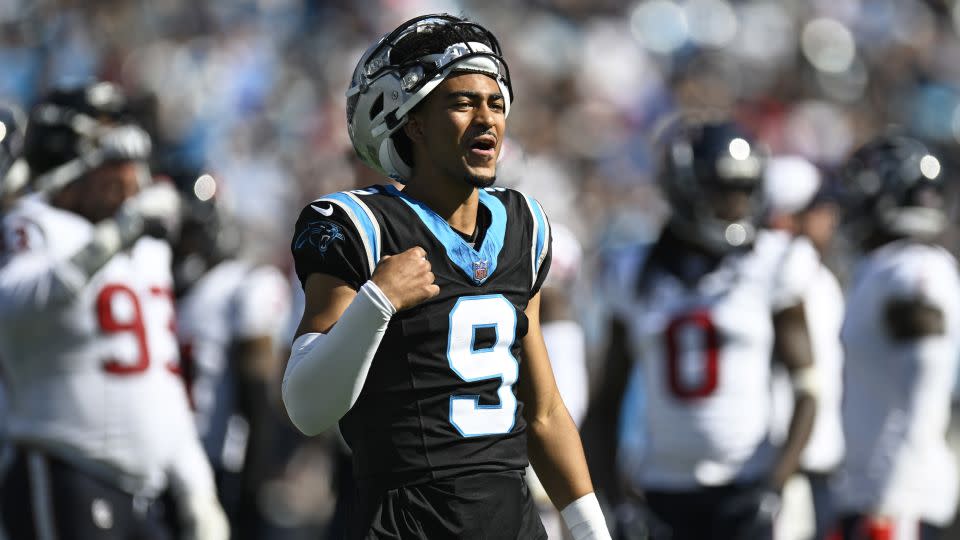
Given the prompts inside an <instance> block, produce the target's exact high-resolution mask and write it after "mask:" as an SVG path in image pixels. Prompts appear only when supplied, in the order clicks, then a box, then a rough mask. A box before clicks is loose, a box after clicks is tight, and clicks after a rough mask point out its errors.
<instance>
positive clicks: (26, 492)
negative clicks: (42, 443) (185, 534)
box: [0, 449, 171, 540]
mask: <svg viewBox="0 0 960 540" xmlns="http://www.w3.org/2000/svg"><path fill="white" fill-rule="evenodd" d="M0 484H2V488H0V516H2V519H3V528H4V530H5V532H6V535H7V538H9V539H11V540H170V538H171V537H170V536H169V534H168V531H167V528H166V526H165V525H164V520H163V508H162V506H161V505H159V504H156V503H154V502H153V501H150V500H147V499H142V498H139V497H137V498H135V497H134V496H132V495H130V494H129V493H126V492H124V491H122V490H120V489H118V488H116V487H114V486H112V485H110V484H108V483H106V482H104V481H102V480H100V479H99V478H96V477H94V476H91V475H89V474H87V473H85V472H83V471H81V470H80V469H78V468H76V467H75V466H73V465H70V464H67V463H65V462H63V461H60V460H58V459H55V458H52V457H49V456H47V455H44V454H42V453H39V452H37V451H33V450H25V449H18V450H17V453H16V456H15V457H14V460H13V463H11V465H10V468H9V469H8V470H7V473H6V476H5V477H4V478H3V480H2V482H0Z"/></svg>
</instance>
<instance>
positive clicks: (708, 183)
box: [659, 120, 766, 254]
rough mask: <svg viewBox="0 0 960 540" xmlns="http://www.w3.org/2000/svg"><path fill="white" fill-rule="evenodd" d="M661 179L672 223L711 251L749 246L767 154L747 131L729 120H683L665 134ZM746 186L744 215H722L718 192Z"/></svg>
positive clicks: (759, 210)
mask: <svg viewBox="0 0 960 540" xmlns="http://www.w3.org/2000/svg"><path fill="white" fill-rule="evenodd" d="M664 141H665V144H664V149H663V153H662V157H661V163H660V165H661V167H660V171H659V182H660V186H661V188H662V190H663V193H664V195H665V196H666V199H667V201H668V202H669V203H670V206H671V209H672V213H671V218H670V221H669V224H668V226H669V227H670V228H671V229H672V230H673V231H674V232H675V233H676V234H677V235H678V236H680V237H681V238H683V239H685V240H686V241H688V242H692V243H694V244H697V245H699V246H701V247H703V248H704V249H706V250H708V251H710V252H713V253H718V254H722V253H726V252H728V251H730V250H733V249H737V248H741V247H745V246H749V245H751V244H752V242H753V240H754V237H755V236H756V230H757V226H758V222H759V220H760V219H761V217H762V214H763V196H762V190H761V189H760V187H761V186H762V183H763V169H764V166H765V163H766V156H765V154H764V152H763V151H762V150H761V149H760V147H759V145H758V144H757V143H756V142H755V141H754V139H753V138H752V137H750V136H749V135H747V133H746V131H745V130H744V129H742V128H741V127H740V126H738V125H737V124H735V123H733V122H730V121H707V122H697V121H689V120H687V121H684V122H682V123H680V124H678V125H676V126H675V127H674V128H673V129H672V130H671V133H670V134H669V135H668V136H667V137H665V139H664ZM729 190H737V191H743V192H746V193H747V195H748V197H749V209H748V210H747V212H746V215H744V216H739V217H737V218H736V219H729V218H727V217H725V216H721V215H718V212H717V209H716V206H717V205H716V202H715V198H716V196H717V195H718V194H719V193H721V192H724V191H729Z"/></svg>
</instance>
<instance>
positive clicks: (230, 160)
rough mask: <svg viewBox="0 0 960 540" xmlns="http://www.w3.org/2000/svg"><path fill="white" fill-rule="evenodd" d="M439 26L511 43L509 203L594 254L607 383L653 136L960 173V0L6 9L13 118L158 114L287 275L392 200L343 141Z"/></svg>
mask: <svg viewBox="0 0 960 540" xmlns="http://www.w3.org/2000/svg"><path fill="white" fill-rule="evenodd" d="M439 11H445V12H449V13H458V14H459V13H462V14H465V15H466V16H468V17H469V18H471V19H473V20H475V21H477V22H480V23H482V24H483V25H485V26H486V27H487V28H490V29H491V30H492V31H493V32H495V33H496V34H497V35H498V36H500V39H501V44H502V46H503V48H504V51H505V56H506V58H507V61H508V63H509V67H510V71H511V74H512V78H513V83H514V89H515V93H516V97H517V100H518V101H517V106H516V107H515V108H514V109H512V113H511V117H510V121H509V129H508V135H509V140H508V141H507V144H506V147H505V151H504V157H503V163H502V169H501V173H500V176H501V177H500V181H501V182H502V183H503V184H505V185H510V186H515V187H518V188H520V189H522V190H524V191H526V192H529V193H531V194H533V195H535V196H536V197H537V198H538V199H539V200H540V201H541V202H542V203H543V206H544V207H545V210H546V211H547V213H548V214H549V215H550V216H551V218H552V220H553V221H554V222H556V223H562V224H564V225H566V226H567V228H569V230H570V231H571V232H572V235H573V236H574V237H575V238H576V240H579V242H580V243H581V244H582V245H583V254H582V258H583V261H584V267H583V272H582V275H581V276H580V279H579V285H580V286H579V287H578V288H577V289H575V291H574V293H573V294H574V302H573V303H574V305H576V306H577V307H578V310H579V313H578V317H579V318H580V322H581V323H582V324H583V325H584V327H585V330H586V338H587V339H586V343H587V350H588V355H587V358H588V360H589V361H590V362H591V367H593V366H595V365H596V364H597V360H598V359H599V357H600V352H601V349H602V346H603V341H604V336H603V331H602V328H603V325H602V319H603V317H602V306H598V305H595V303H594V302H592V300H593V299H594V298H595V295H593V294H592V292H591V287H592V285H591V280H590V277H591V275H592V273H593V272H594V271H595V270H596V268H595V266H596V264H597V263H596V261H597V260H599V259H598V257H597V255H598V254H600V253H602V252H604V251H605V250H608V249H611V248H615V247H616V246H618V245H620V244H623V243H627V242H633V241H637V240H644V239H649V238H651V237H652V235H654V234H655V233H656V230H657V226H658V225H659V223H660V222H661V220H662V218H663V216H664V214H665V212H666V206H665V205H664V203H663V201H662V200H661V199H660V197H659V195H658V194H657V190H656V186H655V182H654V179H655V178H654V171H653V167H654V164H655V161H656V160H655V144H656V134H657V131H658V129H659V127H660V126H662V125H664V124H665V123H666V122H667V121H668V120H670V119H671V118H673V117H674V116H675V115H676V113H677V112H678V111H681V110H684V109H688V108H693V107H695V108H716V109H722V110H727V111H733V114H734V116H735V117H736V118H737V119H738V120H739V121H741V122H742V123H743V124H745V125H746V126H748V127H750V128H752V130H753V131H754V132H756V133H757V134H758V135H759V136H760V138H761V139H762V141H763V142H764V143H765V144H766V145H767V146H768V147H769V148H770V150H771V151H772V152H773V153H780V154H795V155H799V156H803V157H805V158H807V159H808V160H809V161H811V162H813V163H814V164H816V165H818V166H820V167H821V168H822V169H823V170H824V171H826V172H827V173H829V172H830V171H831V170H833V169H834V168H836V167H838V166H839V165H840V164H841V162H842V161H843V160H844V158H845V157H846V156H847V155H848V154H849V152H850V151H851V150H852V149H853V148H855V147H856V146H858V145H859V144H861V143H862V142H864V141H865V140H867V139H868V138H870V137H871V136H873V135H875V134H877V133H879V132H882V131H883V130H885V129H887V128H888V127H889V126H891V125H897V126H900V127H902V128H904V129H905V130H906V131H908V132H910V133H912V134H914V135H916V136H918V137H920V138H922V139H923V140H925V141H926V142H927V143H929V144H930V145H931V146H932V147H934V148H937V149H938V150H940V155H941V156H942V157H943V158H944V160H945V163H944V169H945V170H947V171H950V170H957V169H958V167H960V159H957V157H956V156H957V153H956V152H955V151H954V150H955V147H956V145H957V144H958V143H960V1H951V0H909V1H907V0H869V1H868V0H809V1H799V0H783V1H774V0H754V1H740V0H729V1H728V0H686V1H672V0H649V1H634V2H625V1H620V0H529V1H527V2H523V3H519V2H511V1H507V0H485V1H482V2H481V1H471V0H464V1H444V0H358V1H355V2H325V1H321V0H205V1H191V0H150V1H145V0H139V1H137V0H83V1H78V0H0V43H2V44H0V65H2V66H3V75H2V76H0V100H6V101H12V102H14V103H18V104H20V105H22V106H24V107H29V105H30V104H31V103H32V102H33V101H34V100H35V99H36V98H37V97H38V96H39V95H41V94H42V93H43V92H44V91H45V90H46V89H48V88H50V87H51V86H53V85H57V84H64V83H70V82H77V83H81V82H84V81H89V80H91V79H95V78H98V79H104V80H108V81H112V82H115V83H118V84H119V85H121V86H122V87H124V88H125V89H127V90H128V91H129V92H131V93H132V94H134V95H139V96H141V98H142V100H143V110H144V113H143V121H144V122H145V123H146V124H147V126H146V127H147V129H148V131H150V132H151V135H152V137H153V139H154V145H155V148H156V149H157V151H156V152H155V155H156V156H157V160H158V164H159V166H160V167H161V168H162V167H163V165H164V164H167V163H171V162H175V163H177V164H178V165H179V166H181V167H184V168H186V169H190V170H198V171H205V172H209V173H211V174H213V175H214V176H216V177H217V178H218V180H220V181H221V182H222V186H223V187H222V193H221V196H223V197H225V199H226V203H227V205H228V206H229V208H230V210H231V213H232V214H233V215H234V216H236V218H237V219H238V221H239V223H240V225H241V228H242V231H243V233H244V235H245V236H244V242H243V249H244V256H245V257H246V258H248V259H251V260H255V261H257V262H260V263H270V264H273V265H275V266H277V267H279V268H280V269H281V270H284V271H287V272H289V270H290V267H291V264H292V261H291V260H290V255H289V242H290V234H291V231H292V227H293V224H294V220H295V219H296V215H297V210H298V209H299V208H301V207H302V206H303V205H304V204H305V203H306V202H308V201H310V200H312V199H313V198H315V197H317V196H319V195H322V194H325V193H330V192H333V191H338V190H343V189H350V188H353V187H357V186H363V185H367V184H371V183H378V182H380V181H381V179H380V178H378V177H377V176H376V175H375V174H374V173H373V172H372V171H370V170H369V169H367V168H366V167H364V166H363V165H362V164H360V163H359V161H358V160H357V159H356V157H355V156H354V151H353V148H352V146H351V143H350V139H349V137H348V134H347V129H346V118H345V97H344V92H345V90H346V88H347V87H348V83H349V80H350V75H351V72H352V70H353V67H354V65H355V63H356V61H357V59H358V58H359V57H360V55H361V54H362V52H363V50H364V48H365V47H366V46H367V45H368V44H369V43H370V41H371V39H372V38H373V37H375V36H378V35H381V34H383V33H384V32H386V31H389V30H390V29H392V28H394V27H395V26H396V25H397V24H398V23H400V22H402V21H403V20H406V19H408V18H410V17H412V16H415V15H418V14H421V13H426V12H439ZM827 178H828V181H829V174H828V175H827ZM953 189H956V187H955V186H954V187H953ZM293 317H294V319H295V320H296V319H297V318H298V317H299V314H295V315H294V316H293ZM291 335H292V334H291ZM281 341H282V340H281ZM284 436H289V437H291V438H296V437H295V436H294V435H292V433H286V432H285V435H284ZM327 452H328V450H326V449H324V450H322V451H321V452H319V453H310V452H306V453H301V454H296V455H294V456H293V457H292V458H290V456H285V459H288V462H287V463H288V464H289V466H290V468H291V470H295V471H296V474H294V473H291V474H290V475H289V476H290V477H294V476H296V477H297V478H299V479H300V480H301V481H300V482H297V483H296V484H283V483H282V482H279V481H278V482H276V483H274V484H270V486H269V487H270V489H273V490H274V491H271V492H270V493H269V494H267V495H265V497H264V501H268V504H269V505H271V511H272V515H273V517H274V518H275V519H276V520H277V521H278V522H280V523H281V524H283V523H295V522H297V520H300V519H303V518H304V516H309V518H308V519H310V520H313V521H315V522H317V523H315V525H317V526H318V527H319V526H320V525H322V522H323V521H324V520H326V519H327V517H328V516H329V515H330V514H331V513H332V511H333V509H332V506H331V505H332V504H333V500H332V497H331V496H330V493H329V490H330V489H333V488H330V487H329V482H328V481H327V480H328V476H329V475H331V474H332V469H333V468H334V466H333V465H330V464H329V463H327V461H326V459H327ZM308 474H309V476H305V475H308ZM297 490H308V491H311V490H312V491H311V492H310V493H305V492H302V491H297ZM304 501H319V502H318V503H317V504H318V506H316V505H315V506H309V503H305V502H304Z"/></svg>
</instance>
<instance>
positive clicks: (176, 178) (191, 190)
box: [160, 165, 240, 296]
mask: <svg viewBox="0 0 960 540" xmlns="http://www.w3.org/2000/svg"><path fill="white" fill-rule="evenodd" d="M160 170H161V172H162V174H165V175H167V176H170V178H171V180H172V181H173V183H174V184H175V185H176V186H177V190H178V191H179V192H180V196H181V201H182V204H181V205H180V208H181V219H180V236H179V238H178V239H177V240H176V241H175V242H173V277H174V290H175V292H176V294H177V296H180V295H182V294H183V293H184V292H186V291H187V290H188V289H189V288H190V287H191V286H192V285H193V284H194V283H196V281H197V280H198V279H200V277H202V276H203V274H205V273H206V272H207V271H208V270H210V269H211V268H212V267H213V266H215V265H216V264H217V263H219V262H220V261H222V260H224V259H228V258H230V257H233V256H235V255H236V254H237V252H238V251H239V250H240V233H239V228H238V224H237V223H236V221H235V220H234V219H233V217H232V216H231V215H230V212H228V211H227V210H226V208H225V207H224V204H223V196H222V193H220V191H221V190H222V185H221V182H220V181H219V180H218V179H217V178H216V177H214V176H213V175H211V174H209V173H206V172H204V171H203V170H201V169H200V168H197V167H190V166H184V165H177V166H169V165H168V166H167V167H163V165H161V169H160Z"/></svg>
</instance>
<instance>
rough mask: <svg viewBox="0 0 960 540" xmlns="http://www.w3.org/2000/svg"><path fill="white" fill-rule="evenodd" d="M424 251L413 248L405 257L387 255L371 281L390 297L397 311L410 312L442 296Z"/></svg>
mask: <svg viewBox="0 0 960 540" xmlns="http://www.w3.org/2000/svg"><path fill="white" fill-rule="evenodd" d="M426 257H427V252H426V251H424V250H423V248H422V247H419V246H418V247H413V248H410V249H408V250H406V251H404V252H403V253H398V254H396V255H392V256H390V255H387V256H384V257H382V258H381V259H380V264H378V265H377V269H376V270H374V272H373V276H372V277H371V278H370V280H371V281H373V282H374V283H375V284H376V285H377V287H380V290H381V291H383V294H385V295H386V296H387V298H388V299H389V300H390V303H391V304H393V307H395V308H397V311H400V310H404V309H409V308H412V307H414V306H416V305H417V304H420V303H421V302H424V301H426V300H429V299H430V298H433V297H434V296H436V295H438V294H440V287H438V286H437V285H436V284H435V283H434V279H435V277H434V275H433V272H431V271H430V261H428V260H427V258H426Z"/></svg>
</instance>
